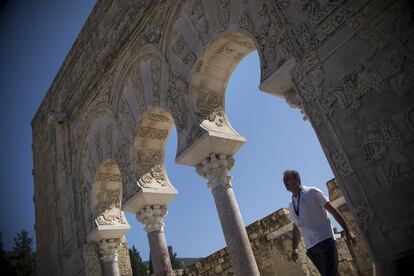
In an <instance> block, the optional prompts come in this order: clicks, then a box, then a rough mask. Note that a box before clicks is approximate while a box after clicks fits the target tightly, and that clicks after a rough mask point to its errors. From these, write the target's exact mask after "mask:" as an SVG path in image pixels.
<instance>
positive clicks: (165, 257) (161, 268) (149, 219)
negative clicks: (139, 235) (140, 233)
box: [137, 205, 173, 276]
mask: <svg viewBox="0 0 414 276" xmlns="http://www.w3.org/2000/svg"><path fill="white" fill-rule="evenodd" d="M166 215H167V207H166V206H160V205H151V206H150V205H147V206H145V207H144V208H142V209H141V210H140V211H139V212H138V213H137V219H138V220H139V221H140V222H141V223H143V224H144V225H145V231H146V232H147V235H148V241H149V245H150V254H151V262H152V267H153V268H154V274H155V275H157V276H158V275H160V276H161V275H162V276H164V275H173V271H172V266H171V260H170V255H169V253H168V247H167V242H166V241H165V236H164V223H163V221H164V218H165V216H166Z"/></svg>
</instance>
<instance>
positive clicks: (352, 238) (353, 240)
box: [345, 231, 357, 246]
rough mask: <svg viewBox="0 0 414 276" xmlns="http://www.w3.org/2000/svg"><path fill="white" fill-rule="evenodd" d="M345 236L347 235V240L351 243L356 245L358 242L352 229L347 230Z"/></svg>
mask: <svg viewBox="0 0 414 276" xmlns="http://www.w3.org/2000/svg"><path fill="white" fill-rule="evenodd" d="M345 236H346V242H347V243H348V244H349V245H352V246H354V245H355V244H356V242H357V240H356V237H355V235H354V233H352V231H348V232H345Z"/></svg>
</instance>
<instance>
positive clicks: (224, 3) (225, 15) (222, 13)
mask: <svg viewBox="0 0 414 276" xmlns="http://www.w3.org/2000/svg"><path fill="white" fill-rule="evenodd" d="M216 7H217V9H216V11H217V13H216V14H217V21H218V28H219V31H220V32H224V31H225V30H226V29H227V26H228V24H229V20H230V19H229V17H230V0H216Z"/></svg>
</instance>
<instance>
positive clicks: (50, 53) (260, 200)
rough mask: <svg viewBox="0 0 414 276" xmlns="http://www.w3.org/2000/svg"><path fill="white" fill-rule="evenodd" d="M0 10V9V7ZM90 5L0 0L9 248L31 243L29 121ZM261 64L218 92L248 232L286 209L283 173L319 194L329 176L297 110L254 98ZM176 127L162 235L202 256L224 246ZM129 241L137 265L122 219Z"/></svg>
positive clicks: (245, 66) (246, 65) (140, 239)
mask: <svg viewBox="0 0 414 276" xmlns="http://www.w3.org/2000/svg"><path fill="white" fill-rule="evenodd" d="M0 3H1V2H0ZM94 3H95V1H91V0H71V1H56V0H55V1H52V0H51V1H46V0H45V1H22V0H20V1H19V0H14V1H9V2H7V1H6V4H3V5H0V34H1V36H0V40H1V41H0V42H1V43H0V66H1V72H0V73H1V74H0V92H1V97H2V98H1V101H0V102H1V103H0V104H1V106H0V111H1V116H0V118H1V135H0V139H1V142H0V147H1V155H2V156H1V180H2V183H1V185H0V187H1V188H0V195H1V196H2V200H1V208H0V209H1V211H0V212H1V225H0V230H1V231H2V234H3V243H4V244H5V247H6V248H11V247H12V244H13V237H14V236H15V234H16V232H17V231H19V230H20V229H25V230H27V231H29V233H30V235H31V236H34V231H33V224H34V205H33V201H32V197H33V177H32V174H31V170H32V165H33V164H32V155H31V154H32V152H31V143H32V136H31V127H30V121H31V119H32V118H33V116H34V113H35V112H36V110H37V107H38V106H39V105H40V103H41V101H42V99H43V97H44V95H45V94H46V92H47V90H48V88H49V86H50V85H51V83H52V81H53V79H54V77H55V75H56V73H57V71H58V70H59V67H60V66H61V64H62V62H63V60H64V58H65V56H66V54H67V53H68V51H69V49H70V47H71V46H72V44H73V42H74V41H75V38H76V36H77V34H78V33H79V31H80V29H81V27H82V25H83V24H84V22H85V20H86V18H87V16H88V15H89V13H90V11H91V10H92V7H93V5H94ZM259 74H260V73H259V59H258V55H257V52H253V53H252V54H250V55H249V56H247V57H246V58H245V59H243V60H242V62H241V63H240V64H239V65H238V67H237V68H236V70H235V71H234V72H233V75H232V77H231V79H230V82H229V85H228V88H227V92H226V111H227V113H228V116H229V118H230V122H231V123H232V125H233V127H234V128H235V129H236V130H237V131H238V132H239V133H240V134H241V135H243V136H244V137H246V138H247V143H246V144H245V145H244V146H243V147H242V148H241V150H240V151H239V152H238V153H237V154H236V156H235V159H236V165H235V168H234V169H233V171H232V172H231V174H232V176H233V187H234V190H235V193H236V197H237V200H238V204H239V207H240V210H241V213H242V216H243V219H244V222H245V224H246V225H248V224H250V223H252V222H254V221H256V220H258V219H260V218H262V217H264V216H266V215H268V214H270V213H272V212H273V211H275V210H277V209H279V208H282V207H286V206H287V205H288V202H289V200H290V194H289V193H287V192H286V191H285V189H284V186H283V184H282V172H283V171H284V170H285V169H291V168H295V169H297V170H298V171H300V172H301V175H302V182H303V183H304V184H305V185H313V186H317V187H319V188H320V189H322V190H323V191H324V192H325V193H327V189H326V186H325V183H326V181H328V180H329V179H331V178H332V177H333V174H332V171H331V169H330V168H329V165H328V163H327V161H326V158H325V156H324V154H323V152H322V149H321V147H320V145H319V142H318V140H317V138H316V135H315V133H314V131H313V129H312V127H311V125H310V123H309V122H305V121H303V119H302V115H301V114H300V112H299V110H297V109H292V108H290V107H289V106H288V105H287V103H286V102H285V101H284V100H283V99H281V98H277V97H274V96H271V95H268V94H266V93H263V92H260V91H259V89H258V86H259ZM176 139H177V138H176V134H175V130H174V132H173V134H172V135H171V136H170V137H169V140H168V144H167V154H166V166H167V172H168V176H169V178H170V180H171V182H172V183H173V185H174V186H175V187H176V188H177V189H178V191H179V193H180V194H179V195H178V196H177V197H176V198H175V199H174V200H173V202H172V203H171V204H170V205H169V214H168V216H167V218H166V221H165V224H166V228H165V235H166V239H167V242H168V244H171V245H172V246H173V247H174V250H175V251H176V252H177V253H178V255H179V256H180V257H203V256H207V255H209V254H211V253H213V252H215V251H216V250H219V249H221V248H222V247H224V246H225V242H224V238H223V235H222V232H221V227H220V223H219V220H218V216H217V212H216V209H215V205H214V201H213V197H212V194H211V192H210V190H209V189H208V188H207V184H206V182H207V181H206V180H205V179H202V178H201V177H200V176H198V175H197V174H196V172H195V170H194V168H192V167H186V166H181V165H177V164H175V162H174V159H175V152H176V141H177V140H176ZM127 219H128V222H129V223H130V224H131V228H132V229H131V230H130V232H129V233H128V235H127V240H128V242H129V244H130V247H132V245H135V247H137V249H138V250H139V251H140V253H141V256H142V257H143V258H144V259H147V258H148V255H149V254H148V242H147V238H146V234H145V232H144V230H143V225H142V224H140V223H138V222H137V221H136V219H135V216H134V215H130V214H127Z"/></svg>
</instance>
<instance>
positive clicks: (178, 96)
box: [167, 74, 188, 130]
mask: <svg viewBox="0 0 414 276" xmlns="http://www.w3.org/2000/svg"><path fill="white" fill-rule="evenodd" d="M187 95H188V83H187V82H185V81H183V80H182V79H181V78H179V77H178V76H177V75H175V74H170V78H169V89H168V92H167V105H168V107H169V108H170V110H171V112H172V114H173V116H174V118H175V123H176V126H177V128H178V129H180V130H183V129H186V128H187V110H188V109H187V101H186V98H187Z"/></svg>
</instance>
